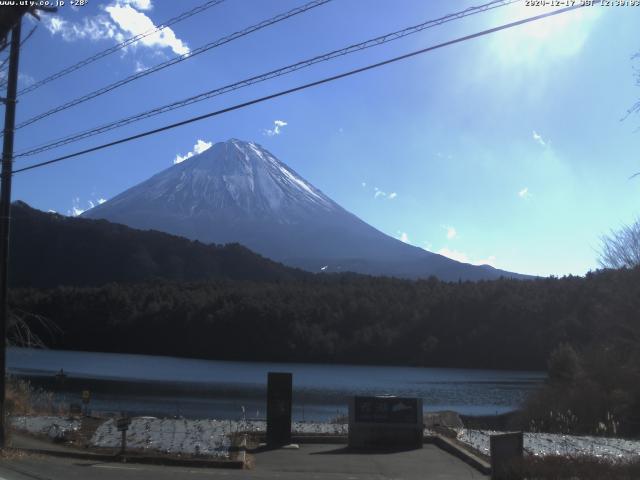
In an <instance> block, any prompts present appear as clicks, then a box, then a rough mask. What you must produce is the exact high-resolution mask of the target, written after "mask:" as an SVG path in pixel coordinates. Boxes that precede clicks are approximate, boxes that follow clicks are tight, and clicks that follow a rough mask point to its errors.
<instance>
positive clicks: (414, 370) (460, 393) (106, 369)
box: [7, 348, 546, 421]
mask: <svg viewBox="0 0 640 480" xmlns="http://www.w3.org/2000/svg"><path fill="white" fill-rule="evenodd" d="M7 364H8V365H7V366H8V369H9V371H10V373H11V374H13V375H17V376H21V377H27V378H29V379H30V380H31V381H32V382H33V383H34V384H35V385H40V386H43V387H44V388H47V389H53V390H55V391H56V392H57V393H56V399H57V401H61V402H71V403H80V398H81V392H82V390H85V389H86V390H90V392H91V403H90V408H91V410H93V411H104V412H121V411H125V412H127V413H129V414H131V415H153V416H183V417H186V418H218V419H220V418H223V419H240V418H242V416H243V415H246V417H247V418H264V417H265V412H266V380H267V372H270V371H275V372H291V373H293V385H294V408H293V417H294V420H319V421H323V420H330V419H332V418H334V417H336V416H337V415H344V414H346V409H347V407H346V405H347V398H348V397H349V396H352V395H374V394H391V395H398V396H410V397H420V398H422V399H423V402H424V408H425V411H437V410H455V411H457V412H459V413H462V414H467V415H494V414H497V413H504V412H507V411H510V410H514V409H516V408H518V407H519V405H520V404H521V402H522V401H523V400H524V399H525V398H526V396H527V394H528V393H529V392H531V391H532V389H535V388H536V387H537V386H539V385H540V384H541V383H542V382H543V381H544V379H545V377H546V376H545V374H544V373H543V372H527V371H503V370H470V369H453V368H420V367H387V366H362V365H325V364H301V363H269V362H228V361H214V360H194V359H186V358H174V357H158V356H150V355H128V354H114V353H96V352H71V351H63V350H35V349H25V348H9V349H8V351H7ZM60 369H63V370H64V373H65V374H66V375H67V377H66V379H65V381H64V383H63V384H62V385H61V384H59V383H58V384H56V381H55V378H54V375H55V374H56V373H57V372H58V371H59V370H60ZM243 411H244V414H243Z"/></svg>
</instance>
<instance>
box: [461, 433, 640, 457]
mask: <svg viewBox="0 0 640 480" xmlns="http://www.w3.org/2000/svg"><path fill="white" fill-rule="evenodd" d="M497 433H501V432H494V431H489V430H466V429H463V430H460V431H459V432H458V440H460V441H461V442H463V443H466V444H467V445H469V446H471V447H473V448H475V449H476V450H478V451H480V452H482V453H484V454H486V455H489V436H490V435H494V434H497ZM524 450H525V453H526V454H529V455H536V456H545V455H562V456H570V457H576V456H582V455H587V456H593V457H600V458H607V459H625V460H637V459H640V441H638V440H624V439H620V438H605V437H591V436H576V435H561V434H555V433H525V434H524Z"/></svg>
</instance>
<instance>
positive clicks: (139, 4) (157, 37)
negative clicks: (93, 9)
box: [104, 0, 189, 55]
mask: <svg viewBox="0 0 640 480" xmlns="http://www.w3.org/2000/svg"><path fill="white" fill-rule="evenodd" d="M136 8H138V9H140V10H136ZM150 9H151V2H150V1H145V0H134V1H131V0H130V1H116V2H115V3H113V4H111V5H109V6H107V7H105V9H104V10H105V11H106V12H107V13H108V14H109V17H110V18H111V20H112V21H113V22H114V23H115V24H116V25H117V26H118V27H119V28H120V30H121V31H123V32H126V33H127V34H129V35H131V36H133V35H139V34H141V33H144V32H147V31H149V30H153V29H154V28H156V24H155V23H153V20H151V18H149V17H148V16H147V14H145V13H144V12H143V11H142V10H150ZM138 43H140V44H141V45H144V46H146V47H150V48H170V49H171V50H172V51H173V52H174V53H175V54H176V55H185V54H188V53H189V47H188V46H187V44H186V43H185V42H183V41H182V40H180V39H179V38H178V37H177V36H176V34H175V32H174V31H173V30H172V29H171V28H170V27H167V28H163V29H162V30H160V31H158V32H156V33H154V34H153V35H149V36H147V37H144V38H143V39H141V40H140V42H138ZM134 45H135V44H134Z"/></svg>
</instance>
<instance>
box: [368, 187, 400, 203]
mask: <svg viewBox="0 0 640 480" xmlns="http://www.w3.org/2000/svg"><path fill="white" fill-rule="evenodd" d="M397 197H398V194H397V193H396V192H391V193H387V192H384V191H382V190H380V189H379V188H378V187H373V198H386V199H387V200H393V199H395V198H397Z"/></svg>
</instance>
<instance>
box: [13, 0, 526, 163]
mask: <svg viewBox="0 0 640 480" xmlns="http://www.w3.org/2000/svg"><path fill="white" fill-rule="evenodd" d="M520 1H521V0H493V1H491V2H489V3H486V4H483V5H480V6H477V7H470V8H467V9H465V10H462V11H459V12H455V13H451V14H449V15H445V16H443V17H440V18H437V19H434V20H428V21H426V22H423V23H421V24H418V25H414V26H411V27H407V28H404V29H402V30H397V31H395V32H392V33H387V34H385V35H381V36H378V37H375V38H372V39H369V40H366V41H364V42H360V43H356V44H353V45H349V46H348V47H344V48H341V49H339V50H334V51H332V52H329V53H325V54H322V55H318V56H316V57H313V58H310V59H307V60H303V61H300V62H297V63H294V64H291V65H287V66H286V67H282V68H279V69H276V70H272V71H270V72H267V73H263V74H261V75H257V76H254V77H250V78H247V79H244V80H241V81H238V82H234V83H231V84H228V85H225V86H223V87H219V88H216V89H214V90H209V91H206V92H203V93H200V94H198V95H194V96H191V97H188V98H185V99H183V100H179V101H176V102H172V103H169V104H166V105H163V106H160V107H156V108H153V109H151V110H147V111H145V112H141V113H138V114H135V115H131V116H129V117H126V118H123V119H120V120H116V121H114V122H110V123H108V124H105V125H101V126H99V127H94V128H92V129H88V130H85V131H82V132H79V133H76V134H72V135H67V136H66V137H63V138H60V139H57V140H55V141H53V142H49V143H47V144H41V145H39V146H36V147H30V149H29V150H24V151H22V152H21V153H18V154H17V155H16V157H26V156H31V155H35V154H38V153H42V152H44V151H47V150H52V149H54V148H58V147H61V146H64V145H68V144H70V143H75V142H77V141H80V140H84V139H86V138H89V137H93V136H95V135H98V134H101V133H105V132H108V131H110V130H114V129H116V128H120V127H123V126H125V125H129V124H131V123H134V122H138V121H141V120H144V119H147V118H150V117H153V116H156V115H159V114H162V113H166V112H169V111H172V110H176V109H178V108H183V107H185V106H188V105H192V104H194V103H197V102H201V101H204V100H207V99H210V98H213V97H216V96H219V95H223V94H225V93H229V92H231V91H235V90H239V89H241V88H245V87H248V86H251V85H255V84H257V83H261V82H264V81H267V80H270V79H273V78H276V77H280V76H282V75H286V74H289V73H292V72H295V71H297V70H301V69H303V68H307V67H310V66H312V65H315V64H317V63H320V62H326V61H329V60H332V59H334V58H337V57H341V56H344V55H349V54H351V53H354V52H358V51H361V50H365V49H367V48H371V47H376V46H378V45H382V44H385V43H388V42H391V41H393V40H398V39H400V38H403V37H406V36H408V35H412V34H415V33H419V32H421V31H423V30H425V29H427V28H432V27H435V26H438V25H442V24H444V23H447V22H450V21H453V20H458V19H461V18H464V17H467V16H470V15H475V14H478V13H482V12H486V11H488V10H492V9H494V8H498V7H503V6H506V5H509V4H512V3H517V2H520Z"/></svg>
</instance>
